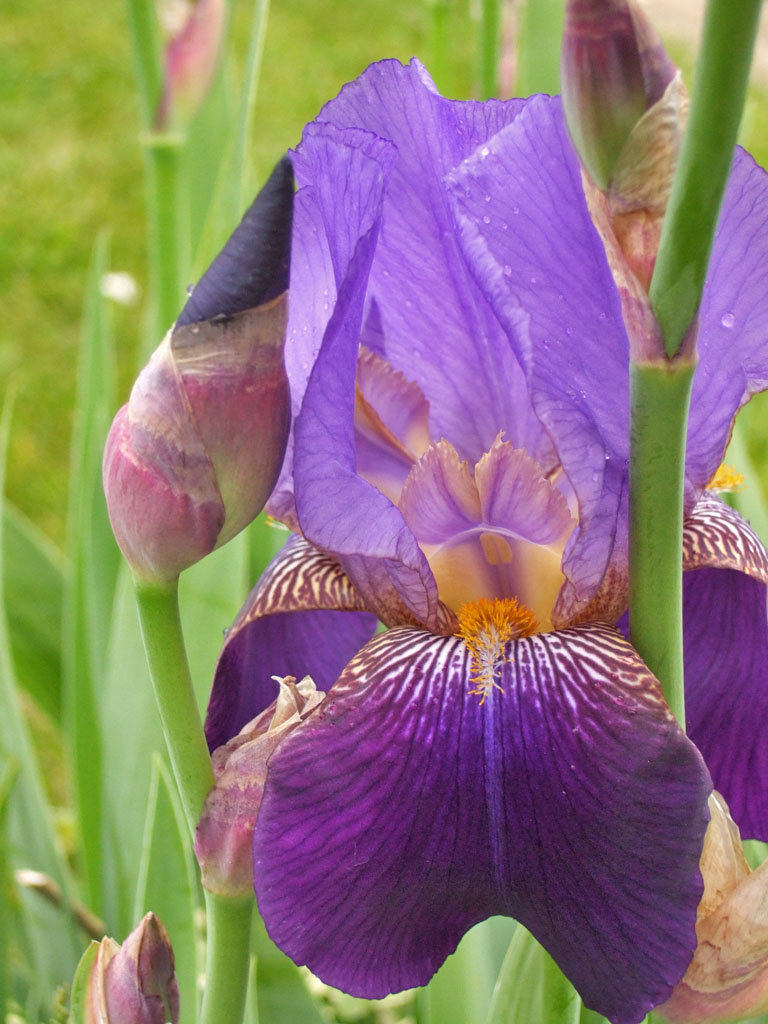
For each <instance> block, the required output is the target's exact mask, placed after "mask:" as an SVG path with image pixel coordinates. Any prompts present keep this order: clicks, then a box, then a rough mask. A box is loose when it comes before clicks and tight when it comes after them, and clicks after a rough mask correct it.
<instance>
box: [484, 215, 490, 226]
mask: <svg viewBox="0 0 768 1024" xmlns="http://www.w3.org/2000/svg"><path fill="white" fill-rule="evenodd" d="M490 223H491V218H490V217H488V216H487V215H486V216H485V217H483V224H490Z"/></svg>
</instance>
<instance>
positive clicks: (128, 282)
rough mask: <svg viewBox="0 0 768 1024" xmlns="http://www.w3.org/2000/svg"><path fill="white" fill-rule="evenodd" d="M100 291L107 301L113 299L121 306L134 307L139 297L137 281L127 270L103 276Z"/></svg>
mask: <svg viewBox="0 0 768 1024" xmlns="http://www.w3.org/2000/svg"><path fill="white" fill-rule="evenodd" d="M99 290H100V291H101V294H102V295H103V296H104V298H105V299H112V301H113V302H117V303H119V304H120V305H121V306H132V305H133V304H134V303H135V302H136V300H137V299H138V297H139V286H138V284H137V283H136V279H135V278H134V277H132V276H131V275H130V274H129V273H128V272H127V271H125V270H116V271H112V272H111V273H109V274H102V277H101V281H100V282H99Z"/></svg>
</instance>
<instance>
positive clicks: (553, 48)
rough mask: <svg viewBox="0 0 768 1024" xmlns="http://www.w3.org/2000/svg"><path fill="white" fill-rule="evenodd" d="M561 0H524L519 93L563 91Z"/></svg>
mask: <svg viewBox="0 0 768 1024" xmlns="http://www.w3.org/2000/svg"><path fill="white" fill-rule="evenodd" d="M564 9H565V5H564V4H563V2H562V0H525V3H524V4H523V5H522V10H521V12H520V23H519V34H518V50H517V89H516V90H515V92H516V95H517V96H531V95H532V94H533V93H537V92H546V93H556V92H559V91H560V40H561V38H562V35H563V12H564Z"/></svg>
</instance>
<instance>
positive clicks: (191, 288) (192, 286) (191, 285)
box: [187, 284, 195, 295]
mask: <svg viewBox="0 0 768 1024" xmlns="http://www.w3.org/2000/svg"><path fill="white" fill-rule="evenodd" d="M194 290H195V286H194V285H193V284H188V285H187V295H191V294H192V292H193V291H194Z"/></svg>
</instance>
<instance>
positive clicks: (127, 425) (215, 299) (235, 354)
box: [104, 160, 293, 582]
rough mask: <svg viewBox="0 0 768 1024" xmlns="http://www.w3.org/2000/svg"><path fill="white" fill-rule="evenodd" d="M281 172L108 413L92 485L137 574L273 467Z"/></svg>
mask: <svg viewBox="0 0 768 1024" xmlns="http://www.w3.org/2000/svg"><path fill="white" fill-rule="evenodd" d="M292 201H293V177H292V173H291V168H290V164H289V163H288V161H287V160H284V161H282V162H281V163H280V164H278V167H277V168H276V170H275V172H274V173H273V175H272V177H271V178H270V180H269V182H268V183H267V185H266V186H265V187H264V189H262V191H261V193H260V194H259V196H258V197H257V198H256V201H255V202H254V203H253V205H252V206H251V208H250V209H249V211H248V212H247V213H246V215H245V217H244V218H243V221H242V222H241V224H240V225H239V227H238V228H237V229H236V231H235V232H234V234H233V235H232V237H231V238H230V240H229V241H228V242H227V245H226V246H225V247H224V249H223V250H222V252H221V253H220V254H219V256H218V257H217V258H216V260H215V261H214V262H213V264H212V265H211V267H210V268H209V270H208V271H207V272H206V274H205V275H204V276H203V278H202V279H201V281H200V282H199V284H198V286H197V288H196V289H195V290H194V292H193V294H192V296H191V298H190V299H189V301H188V302H187V304H186V306H185V307H184V309H183V310H182V312H181V315H180V316H179V319H178V320H177V322H176V324H175V326H174V327H173V329H172V330H171V331H170V332H169V333H168V334H167V335H166V337H165V339H164V340H163V342H162V344H161V345H160V347H159V348H158V349H157V351H156V352H155V353H154V355H153V356H152V358H151V359H150V361H149V363H148V364H147V366H146V367H145V368H144V369H143V370H142V372H141V373H140V374H139V377H138V379H137V381H136V383H135V385H134V387H133V390H132V392H131V396H130V398H129V400H128V404H127V405H125V406H124V407H123V408H122V409H121V410H120V411H119V412H118V414H117V416H116V417H115V420H114V423H113V424H112V429H111V430H110V433H109V437H108V438H107V444H106V449H105V453H104V490H105V494H106V497H107V506H108V509H109V516H110V521H111V523H112V528H113V530H114V532H115V537H116V538H117V542H118V544H119V545H120V549H121V550H122V552H123V554H124V555H125V557H126V559H127V560H128V562H129V563H130V565H131V567H132V569H133V571H134V573H135V575H136V576H137V578H139V579H142V580H146V581H152V580H155V581H165V582H170V581H172V580H174V579H176V577H177V576H178V575H179V573H180V572H181V571H182V570H183V569H185V568H187V567H188V566H190V565H192V564H193V563H194V562H196V561H198V560H199V559H201V558H203V557H204V556H205V555H207V554H208V553H209V552H210V551H212V550H213V549H214V548H216V547H219V546H220V545H221V544H223V543H225V542H226V541H227V540H229V539H230V538H232V537H233V536H234V535H235V534H236V533H238V532H239V531H240V530H242V529H243V528H244V527H245V526H247V525H248V524H249V523H250V522H251V520H252V519H253V518H254V517H255V516H256V515H257V514H258V513H259V512H260V511H261V509H262V508H263V507H264V504H265V502H266V500H267V498H268V497H269V494H270V492H271V491H272V488H273V487H274V484H275V481H276V480H277V476H278V474H279V472H280V467H281V465H282V460H283V455H284V453H285V445H286V441H287V437H288V429H289V425H290V392H289V388H288V379H287V375H286V372H285V365H284V357H283V349H284V345H285V327H286V320H287V296H286V288H287V284H288V271H289V250H290V231H291V210H292Z"/></svg>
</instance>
